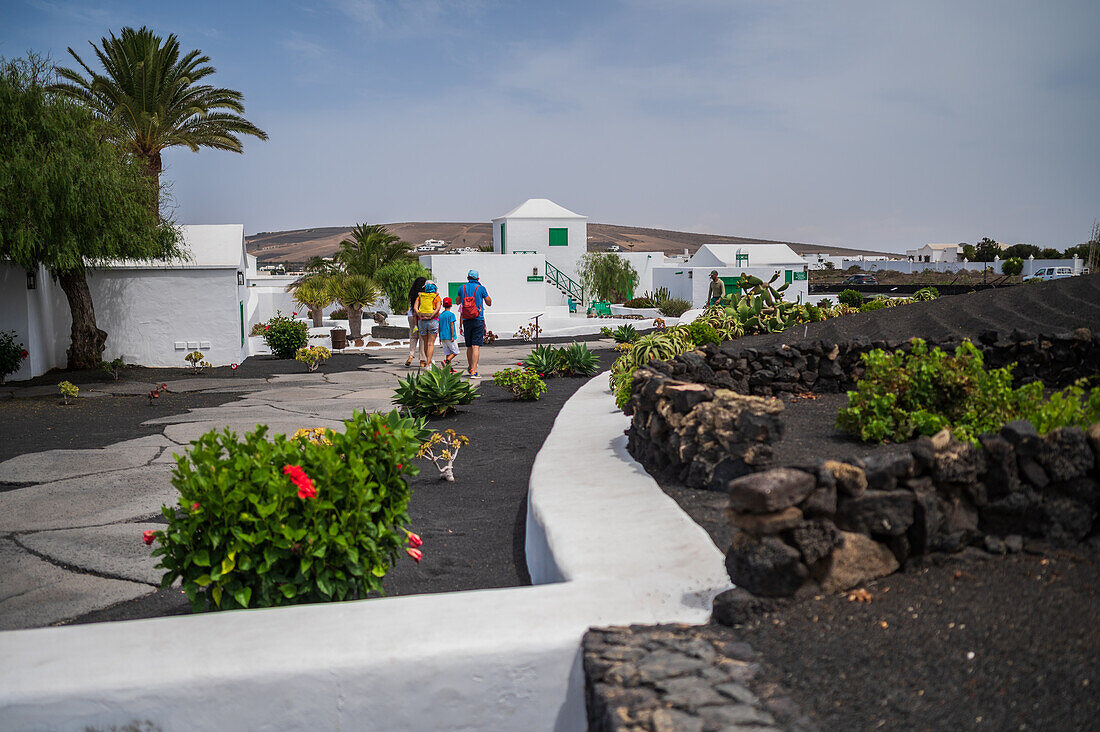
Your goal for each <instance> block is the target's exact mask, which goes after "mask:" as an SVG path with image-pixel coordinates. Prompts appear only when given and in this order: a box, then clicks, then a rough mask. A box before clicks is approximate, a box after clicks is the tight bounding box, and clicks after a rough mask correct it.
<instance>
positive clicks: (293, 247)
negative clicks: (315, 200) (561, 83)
mask: <svg viewBox="0 0 1100 732" xmlns="http://www.w3.org/2000/svg"><path fill="white" fill-rule="evenodd" d="M351 228H352V227H350V226H327V227H319V228H312V229H296V230H293V231H275V232H269V231H264V232H260V233H258V234H254V235H252V236H249V237H247V238H246V239H245V244H246V246H247V248H248V252H249V254H254V255H256V258H257V259H258V260H259V262H260V263H261V264H264V263H267V264H271V263H275V262H305V261H307V260H309V259H310V258H311V257H329V256H332V254H333V253H334V252H335V251H336V250H337V249H338V248H339V246H340V242H341V241H342V240H343V239H344V238H346V237H347V236H348V234H350V233H351ZM386 229H387V230H388V231H390V232H391V233H393V234H396V235H397V236H399V237H401V238H402V239H403V240H405V241H407V242H409V243H410V244H420V243H422V242H424V241H425V240H427V239H442V240H443V241H445V242H447V249H457V248H461V247H473V248H475V249H477V248H479V247H481V246H485V245H488V244H491V243H492V241H493V233H492V225H491V224H490V223H488V222H484V223H477V224H463V223H446V222H405V223H395V224H386ZM776 243H781V244H787V245H788V246H790V247H791V249H793V250H794V251H795V252H796V253H798V254H811V253H823V254H834V255H847V256H851V257H857V256H859V255H861V254H862V255H882V254H885V253H886V252H875V251H870V250H865V249H846V248H844V247H832V246H826V245H821V244H802V243H798V242H775V241H770V240H767V239H752V238H746V237H740V236H722V235H719V234H696V233H692V232H687V231H668V230H666V229H646V228H641V227H637V226H620V225H617V224H593V223H590V224H588V249H589V251H599V250H606V249H608V248H610V247H612V246H618V247H619V248H620V249H621V250H622V251H635V252H667V253H669V254H681V253H683V252H684V250H687V251H688V252H689V253H695V251H696V250H698V249H699V247H701V246H702V245H704V244H776ZM895 256H898V255H896V254H895Z"/></svg>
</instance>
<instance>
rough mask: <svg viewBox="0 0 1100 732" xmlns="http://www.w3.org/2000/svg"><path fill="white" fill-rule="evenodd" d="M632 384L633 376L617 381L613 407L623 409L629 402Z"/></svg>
mask: <svg viewBox="0 0 1100 732" xmlns="http://www.w3.org/2000/svg"><path fill="white" fill-rule="evenodd" d="M633 384H634V374H633V373H631V374H630V375H629V376H627V377H624V378H622V379H619V383H618V385H617V386H616V387H615V406H616V407H618V408H619V409H625V408H626V403H627V402H628V401H630V389H631V387H632V386H633Z"/></svg>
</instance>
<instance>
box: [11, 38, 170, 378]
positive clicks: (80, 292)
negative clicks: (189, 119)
mask: <svg viewBox="0 0 1100 732" xmlns="http://www.w3.org/2000/svg"><path fill="white" fill-rule="evenodd" d="M51 73H52V70H51V69H50V66H49V64H48V62H46V61H45V60H44V59H42V58H41V57H39V56H36V55H30V56H28V58H26V59H17V60H13V61H4V60H3V59H0V259H8V260H11V261H12V262H14V263H16V264H17V265H19V266H21V267H23V268H24V269H26V270H27V271H28V272H36V271H37V270H38V267H39V266H40V265H41V266H44V267H45V268H46V269H47V270H48V271H49V273H50V275H51V276H52V277H53V278H54V279H56V280H57V283H58V285H59V286H60V287H61V290H62V291H63V292H64V293H65V297H66V299H67V300H68V303H69V310H70V312H71V313H72V328H71V331H70V345H69V348H68V351H67V354H66V355H67V358H68V367H69V368H70V369H84V368H97V367H98V366H99V363H100V361H101V360H102V356H103V348H104V344H105V343H106V341H107V336H108V334H107V333H106V332H104V331H103V330H100V329H99V328H98V327H97V326H96V319H95V308H94V306H93V303H92V295H91V291H90V290H89V289H88V280H87V270H88V268H89V267H94V266H96V265H100V264H105V263H107V262H110V261H112V260H119V259H131V260H139V261H154V260H170V259H174V258H178V257H182V256H183V254H182V252H181V249H180V241H181V239H180V234H179V232H178V231H177V230H176V229H175V228H174V227H173V226H171V225H170V224H169V223H166V222H163V221H161V220H159V219H158V217H157V215H156V213H155V212H154V211H152V210H150V208H149V205H148V201H149V197H150V195H151V188H150V183H149V179H148V178H147V177H146V176H145V174H144V172H145V171H144V163H143V162H142V161H141V160H139V159H138V158H137V157H136V156H135V155H133V154H130V153H128V152H126V151H125V150H123V149H120V148H119V147H117V146H116V145H114V144H112V142H111V139H110V138H111V130H110V129H108V125H107V123H106V122H105V121H103V120H101V119H98V118H97V117H96V116H95V115H94V114H93V113H92V112H91V111H90V110H88V109H86V108H84V107H82V106H80V105H78V104H74V103H72V102H70V101H67V100H65V99H62V98H59V96H58V95H57V94H55V93H52V92H50V91H49V88H48V82H49V81H50V76H51Z"/></svg>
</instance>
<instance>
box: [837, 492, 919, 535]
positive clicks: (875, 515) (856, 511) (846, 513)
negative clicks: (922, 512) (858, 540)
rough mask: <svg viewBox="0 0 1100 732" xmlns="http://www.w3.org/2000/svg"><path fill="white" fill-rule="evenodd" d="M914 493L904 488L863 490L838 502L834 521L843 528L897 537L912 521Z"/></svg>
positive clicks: (862, 532)
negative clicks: (858, 495) (855, 496)
mask: <svg viewBox="0 0 1100 732" xmlns="http://www.w3.org/2000/svg"><path fill="white" fill-rule="evenodd" d="M913 501H914V494H913V493H912V492H911V491H907V490H894V491H870V490H869V491H867V492H866V493H864V494H863V495H862V496H860V497H859V498H850V499H847V500H844V501H841V503H840V506H839V507H838V508H837V513H836V523H837V526H839V527H840V528H842V529H845V530H846V531H858V532H859V533H861V534H876V535H884V536H900V535H901V534H904V533H905V532H906V530H907V529H908V528H909V527H910V526H912V524H913Z"/></svg>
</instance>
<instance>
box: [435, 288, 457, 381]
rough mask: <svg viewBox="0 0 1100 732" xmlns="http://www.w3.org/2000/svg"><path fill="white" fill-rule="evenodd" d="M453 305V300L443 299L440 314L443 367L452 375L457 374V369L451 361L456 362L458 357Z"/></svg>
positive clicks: (440, 342) (440, 343)
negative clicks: (449, 370)
mask: <svg viewBox="0 0 1100 732" xmlns="http://www.w3.org/2000/svg"><path fill="white" fill-rule="evenodd" d="M453 305H454V303H453V302H451V298H449V297H445V298H443V312H441V313H440V314H439V345H440V346H442V348H443V365H444V366H448V367H450V369H451V373H452V374H453V373H455V369H454V366H451V361H454V360H455V356H457V355H458V343H456V340H457V336H456V334H455V314H454V313H452V312H451V306H453Z"/></svg>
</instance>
